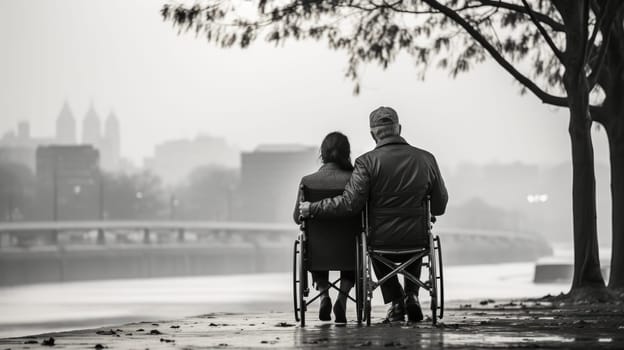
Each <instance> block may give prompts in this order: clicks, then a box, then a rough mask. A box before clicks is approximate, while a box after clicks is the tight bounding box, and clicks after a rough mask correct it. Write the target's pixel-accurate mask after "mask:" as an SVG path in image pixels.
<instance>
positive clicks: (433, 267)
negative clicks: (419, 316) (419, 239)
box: [428, 235, 438, 325]
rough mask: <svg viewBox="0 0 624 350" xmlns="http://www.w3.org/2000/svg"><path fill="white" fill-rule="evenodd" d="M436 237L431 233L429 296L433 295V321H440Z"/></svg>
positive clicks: (434, 323) (434, 322)
mask: <svg viewBox="0 0 624 350" xmlns="http://www.w3.org/2000/svg"><path fill="white" fill-rule="evenodd" d="M434 244H435V239H434V238H433V235H429V257H428V258H429V287H430V289H429V296H430V297H431V322H432V323H433V325H436V323H437V322H438V280H437V276H438V266H437V264H438V259H437V257H436V251H437V250H436V248H435V245H434Z"/></svg>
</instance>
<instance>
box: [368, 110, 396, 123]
mask: <svg viewBox="0 0 624 350" xmlns="http://www.w3.org/2000/svg"><path fill="white" fill-rule="evenodd" d="M369 122H370V127H371V128H374V127H377V126H383V125H393V124H398V123H399V116H398V115H397V112H396V111H395V110H394V109H392V108H390V107H384V106H381V107H379V108H377V109H376V110H374V111H372V112H371V114H370V117H369Z"/></svg>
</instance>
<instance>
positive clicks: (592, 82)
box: [587, 30, 611, 91]
mask: <svg viewBox="0 0 624 350" xmlns="http://www.w3.org/2000/svg"><path fill="white" fill-rule="evenodd" d="M610 41H611V31H610V30H609V31H608V32H607V34H606V37H605V38H604V39H603V40H602V44H601V45H600V51H599V52H598V57H597V58H596V60H594V61H595V64H594V65H593V66H592V67H591V73H590V74H589V76H588V77H587V83H588V84H589V91H591V90H592V89H593V88H594V87H595V86H596V83H597V82H598V76H599V75H600V71H601V70H602V67H603V66H604V61H605V57H606V56H607V48H608V46H609V42H610Z"/></svg>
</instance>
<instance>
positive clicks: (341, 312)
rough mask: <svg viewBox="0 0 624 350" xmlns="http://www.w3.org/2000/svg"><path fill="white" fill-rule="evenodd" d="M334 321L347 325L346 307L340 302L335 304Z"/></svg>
mask: <svg viewBox="0 0 624 350" xmlns="http://www.w3.org/2000/svg"><path fill="white" fill-rule="evenodd" d="M334 320H335V321H334V322H336V323H347V315H346V312H345V306H344V305H342V303H341V302H340V301H336V304H334Z"/></svg>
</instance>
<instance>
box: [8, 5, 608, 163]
mask: <svg viewBox="0 0 624 350" xmlns="http://www.w3.org/2000/svg"><path fill="white" fill-rule="evenodd" d="M164 1H165V0H163V1H138V0H133V1H128V0H114V1H109V0H107V1H84V0H58V1H45V0H39V1H34V0H28V1H24V0H3V1H1V2H0V45H1V46H0V47H1V48H2V54H1V55H0V132H1V133H4V132H5V131H7V130H8V129H13V128H14V127H15V124H16V123H17V122H18V121H19V120H29V121H30V122H31V128H32V132H33V134H34V135H36V136H51V135H52V134H53V126H54V121H55V118H56V116H57V115H58V113H59V111H60V109H61V105H62V103H63V101H64V100H66V99H67V100H68V102H69V103H70V105H71V107H72V111H73V113H74V116H76V117H77V119H78V122H79V130H78V131H79V133H78V135H80V122H81V120H82V118H83V117H84V114H85V113H86V111H87V108H88V106H89V103H90V102H91V101H93V103H94V104H95V108H96V110H97V111H98V113H99V114H100V116H101V117H102V118H104V117H105V116H106V115H107V114H108V113H109V112H110V111H111V110H112V111H114V112H115V113H116V114H117V116H118V117H119V119H120V121H121V127H122V154H123V155H125V156H127V157H129V158H130V159H132V160H133V161H135V162H136V163H137V164H139V165H140V164H141V162H142V159H143V157H145V156H149V155H150V154H151V152H152V149H153V147H154V145H155V144H156V143H159V142H162V141H164V140H167V139H172V138H191V137H194V136H195V135H197V134H198V133H205V134H210V135H214V136H224V137H226V139H227V140H228V141H229V142H230V143H231V144H233V145H235V146H238V147H240V148H241V149H244V150H249V149H252V148H254V147H255V146H257V145H258V144H262V143H303V144H309V145H318V144H319V143H320V141H321V140H322V138H323V136H324V135H325V134H326V133H328V132H330V131H333V130H340V131H342V132H344V133H346V134H347V135H348V136H349V137H350V139H351V142H352V148H353V149H354V153H356V154H357V153H361V152H364V151H366V150H368V149H370V148H371V147H372V146H373V142H372V140H371V139H370V136H369V135H368V129H367V128H368V114H369V113H370V111H371V110H372V109H374V108H376V107H377V106H379V105H389V106H392V107H394V108H395V109H396V110H397V111H398V113H399V117H400V118H401V122H402V124H403V133H404V136H405V137H406V138H407V139H408V141H409V142H410V143H412V144H414V145H416V146H419V147H423V148H425V149H428V150H430V151H432V152H434V153H435V154H436V156H437V158H438V161H439V162H440V164H441V165H442V166H443V167H449V166H453V165H456V164H458V163H460V162H464V161H468V162H479V163H484V162H492V161H498V162H513V161H523V162H530V163H559V162H562V161H567V160H569V159H570V150H569V148H570V147H569V140H568V135H567V122H568V115H567V111H566V110H562V109H555V108H553V107H549V106H546V105H543V104H541V103H540V102H539V100H538V99H537V98H535V97H534V96H533V95H526V96H520V95H519V93H518V91H519V86H518V85H517V84H515V83H513V81H512V79H511V77H510V76H509V75H508V74H507V73H506V72H504V71H503V70H502V69H501V68H499V67H498V66H497V65H496V64H494V63H487V64H484V65H482V66H479V67H478V68H476V69H474V70H473V71H472V72H471V73H469V74H467V75H463V76H460V78H459V79H456V80H453V79H451V78H450V77H449V76H448V74H447V73H446V72H441V71H433V72H431V73H429V74H428V76H427V79H426V80H425V81H424V82H423V81H418V80H417V76H416V71H415V69H414V68H413V66H412V62H411V61H410V60H411V58H410V57H407V56H401V57H400V58H399V59H398V61H397V62H396V63H395V64H394V65H392V66H391V67H390V69H388V70H387V71H385V72H384V71H382V70H380V69H379V68H378V67H376V66H366V67H364V70H363V71H362V73H363V77H364V78H363V83H362V89H361V94H360V95H359V96H353V95H352V93H351V91H352V88H353V84H352V82H350V81H348V80H346V79H345V78H344V77H343V75H344V71H345V69H346V55H345V54H344V53H343V52H336V51H329V50H328V49H327V47H326V45H325V44H324V43H315V42H303V43H291V44H287V45H285V46H284V47H279V48H275V47H274V46H273V45H269V44H266V43H264V42H262V40H260V41H258V42H256V44H254V45H252V47H251V48H250V49H246V50H240V49H229V50H223V49H218V48H216V47H214V46H211V45H209V44H207V43H206V41H205V40H202V39H201V38H195V37H194V35H193V34H184V35H178V34H177V30H175V29H173V28H172V26H171V24H170V23H165V22H163V21H162V19H161V17H160V14H159V9H160V7H161V5H162V4H163V3H164ZM594 135H595V144H596V154H597V157H596V159H597V161H603V162H607V160H608V158H607V156H606V153H607V147H606V142H605V137H604V133H603V132H598V133H596V132H595V133H594Z"/></svg>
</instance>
